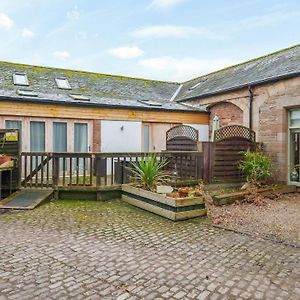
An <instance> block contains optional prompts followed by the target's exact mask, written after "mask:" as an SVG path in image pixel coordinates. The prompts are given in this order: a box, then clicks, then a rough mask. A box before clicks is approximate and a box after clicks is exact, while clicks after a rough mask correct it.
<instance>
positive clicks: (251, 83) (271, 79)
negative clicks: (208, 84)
mask: <svg viewBox="0 0 300 300" xmlns="http://www.w3.org/2000/svg"><path fill="white" fill-rule="evenodd" d="M298 76H300V72H294V73H290V74H284V75H280V76H277V77H272V78H267V79H262V80H257V81H252V82H249V83H245V84H241V85H237V86H233V87H230V88H225V89H222V90H217V91H214V92H210V93H205V94H201V95H198V96H193V97H189V98H184V99H181V100H177V101H176V102H185V101H191V100H199V99H201V98H206V97H210V96H215V95H220V94H224V93H227V92H232V91H235V90H239V89H242V88H248V87H249V86H251V87H254V86H257V85H263V84H266V83H270V82H275V81H279V80H282V79H290V78H293V77H298Z"/></svg>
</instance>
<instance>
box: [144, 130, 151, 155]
mask: <svg viewBox="0 0 300 300" xmlns="http://www.w3.org/2000/svg"><path fill="white" fill-rule="evenodd" d="M144 151H145V152H149V151H150V126H149V125H144Z"/></svg>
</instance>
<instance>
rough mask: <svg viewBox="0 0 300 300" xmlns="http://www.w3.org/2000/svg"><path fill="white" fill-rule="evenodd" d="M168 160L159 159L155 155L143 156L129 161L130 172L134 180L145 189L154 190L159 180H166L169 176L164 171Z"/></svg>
mask: <svg viewBox="0 0 300 300" xmlns="http://www.w3.org/2000/svg"><path fill="white" fill-rule="evenodd" d="M167 164H168V160H166V159H163V160H161V161H159V160H158V159H157V157H156V155H155V154H154V155H150V156H148V157H143V158H142V159H141V160H140V161H137V162H131V168H130V170H131V172H132V174H133V178H134V179H135V181H137V182H138V183H140V184H141V185H142V187H143V188H145V189H147V190H154V188H155V187H156V185H157V184H158V183H160V182H166V181H167V180H168V179H170V178H171V176H170V175H169V174H168V173H167V172H166V171H164V168H165V166H166V165H167Z"/></svg>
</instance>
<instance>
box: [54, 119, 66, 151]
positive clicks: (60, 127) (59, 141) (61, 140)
mask: <svg viewBox="0 0 300 300" xmlns="http://www.w3.org/2000/svg"><path fill="white" fill-rule="evenodd" d="M67 140H68V138H67V123H62V122H53V151H54V152H67Z"/></svg>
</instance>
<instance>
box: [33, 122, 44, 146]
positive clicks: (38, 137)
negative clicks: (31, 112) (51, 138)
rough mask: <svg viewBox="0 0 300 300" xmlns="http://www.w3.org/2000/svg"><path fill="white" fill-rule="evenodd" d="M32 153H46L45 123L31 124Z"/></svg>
mask: <svg viewBox="0 0 300 300" xmlns="http://www.w3.org/2000/svg"><path fill="white" fill-rule="evenodd" d="M30 151H33V152H44V151H45V123H44V122H34V121H32V122H30Z"/></svg>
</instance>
